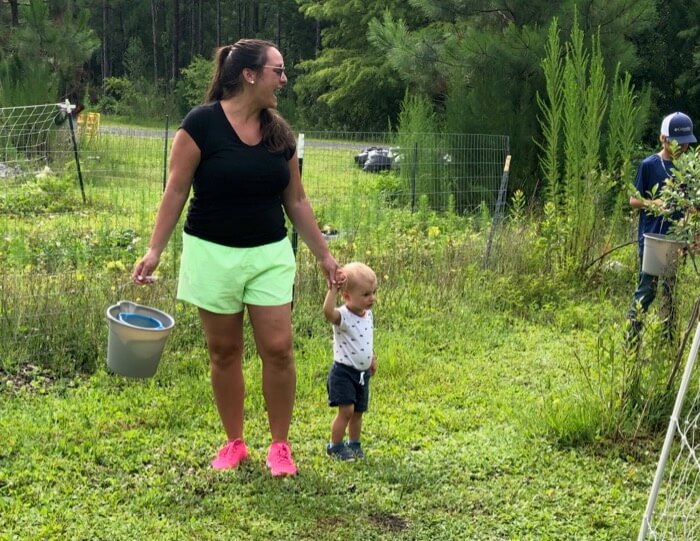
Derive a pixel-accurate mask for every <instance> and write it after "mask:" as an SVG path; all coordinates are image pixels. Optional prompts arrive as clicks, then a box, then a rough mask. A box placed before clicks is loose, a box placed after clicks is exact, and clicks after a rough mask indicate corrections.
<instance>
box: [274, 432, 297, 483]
mask: <svg viewBox="0 0 700 541" xmlns="http://www.w3.org/2000/svg"><path fill="white" fill-rule="evenodd" d="M266 464H267V467H268V468H270V472H271V473H272V477H285V476H287V475H296V474H297V467H296V465H295V464H294V460H293V459H292V449H291V447H289V444H288V443H287V442H286V441H276V442H273V443H272V445H270V448H269V449H268V450H267V462H266Z"/></svg>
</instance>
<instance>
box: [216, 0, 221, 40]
mask: <svg viewBox="0 0 700 541" xmlns="http://www.w3.org/2000/svg"><path fill="white" fill-rule="evenodd" d="M216 46H217V47H221V0H216Z"/></svg>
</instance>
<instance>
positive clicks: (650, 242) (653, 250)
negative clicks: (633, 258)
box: [642, 233, 686, 276]
mask: <svg viewBox="0 0 700 541" xmlns="http://www.w3.org/2000/svg"><path fill="white" fill-rule="evenodd" d="M685 245H686V244H685V242H683V241H681V240H675V239H671V238H668V237H667V236H666V235H660V234H657V233H644V256H643V257H642V272H644V273H645V274H651V275H652V276H664V275H666V274H667V273H669V272H670V271H672V269H674V268H675V266H676V262H677V261H678V256H679V253H680V251H681V250H682V249H683V248H684V247H685Z"/></svg>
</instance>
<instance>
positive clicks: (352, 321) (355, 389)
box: [323, 262, 377, 460]
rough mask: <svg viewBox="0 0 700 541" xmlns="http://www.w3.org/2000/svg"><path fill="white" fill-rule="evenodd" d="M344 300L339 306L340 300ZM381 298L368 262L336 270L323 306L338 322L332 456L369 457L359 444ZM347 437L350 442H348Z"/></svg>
mask: <svg viewBox="0 0 700 541" xmlns="http://www.w3.org/2000/svg"><path fill="white" fill-rule="evenodd" d="M339 292H340V293H341V294H342V298H343V302H344V304H342V305H341V306H338V307H336V297H337V295H338V293H339ZM376 298H377V276H376V275H375V274H374V271H372V269H370V268H369V267H368V266H367V265H365V264H363V263H357V262H353V263H348V264H347V265H345V266H344V267H343V268H342V269H340V270H339V271H338V272H337V275H336V280H335V283H334V284H332V285H331V286H330V289H329V290H328V293H327V294H326V300H325V302H324V303H323V314H324V316H325V317H326V319H327V320H328V321H329V322H331V323H332V324H333V365H332V366H331V368H330V371H329V373H328V383H327V387H328V405H329V406H331V407H337V408H338V413H337V414H336V416H335V418H334V419H333V422H332V423H331V441H330V443H329V444H328V446H327V448H326V453H327V454H328V456H331V457H334V458H338V459H340V460H354V459H356V458H364V453H363V451H362V446H361V444H360V432H361V431H362V414H363V413H364V412H365V411H367V406H368V404H369V381H370V377H371V376H373V375H374V373H375V372H376V370H377V358H376V356H375V354H374V348H373V338H374V336H373V335H374V328H373V319H372V306H373V305H374V301H375V300H376ZM346 430H347V433H348V441H347V443H345V442H344V441H343V438H344V437H345V432H346Z"/></svg>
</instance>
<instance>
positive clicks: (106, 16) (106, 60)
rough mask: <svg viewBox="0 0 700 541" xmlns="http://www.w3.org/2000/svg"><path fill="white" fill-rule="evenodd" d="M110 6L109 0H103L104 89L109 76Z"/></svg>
mask: <svg viewBox="0 0 700 541" xmlns="http://www.w3.org/2000/svg"><path fill="white" fill-rule="evenodd" d="M108 23H109V7H108V2H107V0H102V89H103V90H104V85H105V79H106V78H107V77H109V55H108V54H107V49H108V46H109V37H108V36H109V34H108V32H107V28H108V26H109V24H108Z"/></svg>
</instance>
